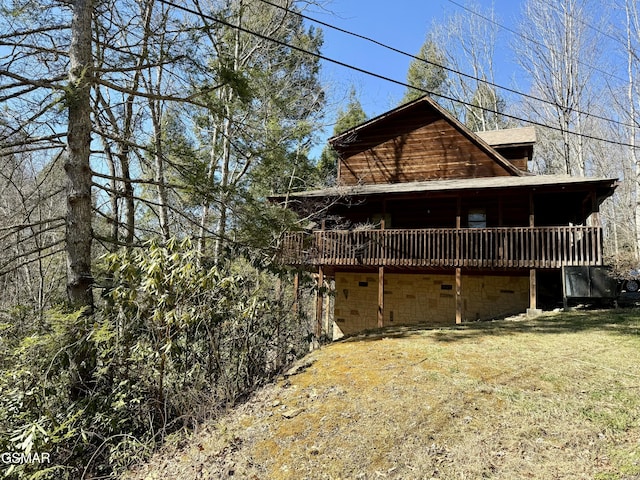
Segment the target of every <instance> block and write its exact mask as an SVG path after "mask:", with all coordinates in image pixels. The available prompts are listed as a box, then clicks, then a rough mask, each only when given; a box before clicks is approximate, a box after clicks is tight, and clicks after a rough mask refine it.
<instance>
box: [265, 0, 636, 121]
mask: <svg viewBox="0 0 640 480" xmlns="http://www.w3.org/2000/svg"><path fill="white" fill-rule="evenodd" d="M260 1H261V2H262V3H266V4H267V5H271V6H272V7H276V8H279V9H281V10H284V11H286V12H288V13H291V14H294V15H298V16H299V17H301V18H304V19H305V20H308V21H310V22H314V23H317V24H318V25H322V26H323V27H327V28H330V29H332V30H335V31H338V32H340V33H345V34H347V35H350V36H352V37H356V38H359V39H361V40H366V41H367V42H370V43H373V44H375V45H378V46H380V47H383V48H385V49H387V50H390V51H392V52H395V53H399V54H401V55H404V56H406V57H409V58H412V59H414V60H419V61H421V62H424V63H426V64H429V65H433V66H435V67H438V68H442V69H443V70H447V71H449V72H451V73H454V74H456V75H460V76H461V77H465V78H468V79H470V80H474V81H476V82H480V83H484V84H485V85H489V86H491V87H493V88H498V89H501V90H504V91H506V92H509V93H513V94H515V95H520V96H522V97H524V98H527V99H529V100H534V101H537V102H541V103H546V104H547V105H551V106H552V107H556V108H557V107H559V105H558V104H557V103H556V102H552V101H551V100H545V99H544V98H539V97H536V96H534V95H531V94H528V93H524V92H521V91H519V90H515V89H513V88H510V87H505V86H503V85H500V84H497V83H494V82H491V81H489V80H486V79H481V78H479V77H476V76H473V75H471V74H468V73H465V72H461V71H459V70H456V69H454V68H451V67H447V66H445V65H440V64H439V63H437V62H432V61H431V60H427V59H426V58H420V57H418V56H416V55H413V54H411V53H407V52H405V51H403V50H400V49H397V48H395V47H392V46H390V45H387V44H385V43H382V42H380V41H378V40H375V39H373V38H371V37H367V36H365V35H361V34H359V33H355V32H351V31H349V30H346V29H344V28H340V27H337V26H335V25H332V24H330V23H327V22H324V21H322V20H318V19H316V18H313V17H310V16H308V15H305V14H303V13H300V12H296V11H295V10H291V9H289V8H287V7H283V6H280V5H277V4H275V3H272V2H270V1H269V0H260ZM449 1H451V3H453V4H455V5H458V4H457V3H455V2H453V1H452V0H449ZM462 8H465V7H462ZM476 15H480V14H478V13H476ZM480 16H481V18H483V19H486V20H487V21H492V22H493V20H491V19H489V18H487V17H484V16H482V15H480ZM496 25H498V26H500V25H499V24H496ZM502 28H506V27H502ZM513 33H514V34H516V35H518V33H517V32H513ZM523 38H525V37H523ZM616 78H617V77H616ZM412 88H415V87H412ZM418 90H419V89H418ZM572 112H574V113H577V114H578V115H585V116H589V117H592V118H596V119H598V120H604V121H606V122H610V123H614V124H616V125H620V126H623V127H631V128H636V125H632V124H629V123H625V122H622V121H620V120H615V119H613V118H609V117H604V116H601V115H597V114H595V113H589V112H584V111H581V110H577V109H572Z"/></svg>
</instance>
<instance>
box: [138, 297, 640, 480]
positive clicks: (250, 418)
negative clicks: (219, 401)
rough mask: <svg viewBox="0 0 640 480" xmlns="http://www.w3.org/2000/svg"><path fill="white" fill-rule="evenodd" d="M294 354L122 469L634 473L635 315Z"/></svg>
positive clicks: (163, 473)
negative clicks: (181, 434) (250, 389)
mask: <svg viewBox="0 0 640 480" xmlns="http://www.w3.org/2000/svg"><path fill="white" fill-rule="evenodd" d="M301 362H302V363H301V364H300V366H301V368H299V369H298V370H297V372H296V373H295V374H292V375H289V376H283V377H282V378H280V379H279V380H278V381H277V382H276V383H274V384H272V385H269V386H267V387H265V388H263V389H261V390H259V391H257V392H256V393H255V394H254V395H253V396H252V397H251V398H250V399H249V400H248V401H246V402H245V403H243V404H241V405H238V406H236V407H235V408H233V409H231V410H230V411H228V412H227V413H225V414H223V415H220V416H218V417H217V418H216V419H215V420H211V421H210V422H207V423H205V424H203V425H202V426H201V427H200V428H199V429H198V431H197V432H194V433H192V434H191V435H190V436H189V437H188V438H187V439H186V440H183V441H181V442H178V441H175V442H173V443H172V444H168V445H167V446H166V448H165V449H164V450H163V451H162V452H160V453H158V454H157V455H155V456H154V457H153V458H152V459H151V461H150V462H149V463H148V464H145V465H142V466H140V467H139V468H138V469H137V471H134V472H131V474H130V475H129V477H127V478H132V479H176V480H186V479H189V480H192V479H196V478H197V479H218V478H241V479H252V478H255V479H269V480H270V479H296V480H298V479H358V478H361V479H384V478H388V479H433V478H435V479H480V478H491V479H505V480H506V479H509V480H513V479H527V478H530V479H545V480H549V479H600V480H614V479H619V480H622V479H640V368H639V365H640V311H638V310H635V309H620V310H611V311H582V312H571V313H556V314H546V315H543V316H541V317H538V318H536V319H522V318H517V319H510V320H502V321H495V322H483V323H476V324H471V325H466V326H463V327H458V328H455V327H452V328H439V329H409V328H406V329H401V328H398V329H394V330H386V331H384V332H378V333H372V334H368V335H361V336H358V337H352V338H350V339H346V340H343V341H340V342H337V343H334V344H331V345H328V346H325V347H323V348H322V349H320V350H318V351H315V352H313V353H312V354H310V355H308V356H307V357H306V358H304V359H303V360H302V361H301ZM179 444H180V445H181V446H180V445H179Z"/></svg>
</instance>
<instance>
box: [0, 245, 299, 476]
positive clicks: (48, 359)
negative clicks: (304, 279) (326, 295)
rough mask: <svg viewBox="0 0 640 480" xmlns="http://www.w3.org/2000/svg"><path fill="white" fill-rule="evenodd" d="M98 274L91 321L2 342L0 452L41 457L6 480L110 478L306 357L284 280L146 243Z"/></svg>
mask: <svg viewBox="0 0 640 480" xmlns="http://www.w3.org/2000/svg"><path fill="white" fill-rule="evenodd" d="M101 276H102V277H103V278H105V279H107V281H106V284H107V286H106V287H105V288H104V289H102V301H101V302H100V307H99V308H98V309H97V310H96V312H95V313H94V314H92V315H86V314H83V312H65V311H62V310H56V311H50V312H48V314H47V315H46V317H45V320H44V322H45V325H44V328H40V329H38V330H37V331H31V332H28V334H25V335H23V336H22V337H21V338H17V337H16V338H14V339H13V341H9V339H8V337H7V336H6V335H4V336H3V337H2V344H1V349H2V354H1V358H2V365H3V368H4V370H3V371H2V375H1V377H0V390H1V391H2V396H1V398H0V451H3V452H7V451H18V452H24V453H30V452H31V453H33V452H49V453H50V454H51V463H49V464H37V463H32V464H27V465H22V466H19V467H17V466H16V467H14V468H12V469H11V471H10V472H9V474H10V475H11V476H13V477H15V478H29V477H30V476H31V475H35V476H34V477H33V478H52V479H53V478H55V479H61V478H73V479H76V478H81V477H83V476H84V477H85V478H91V477H95V476H109V475H115V474H116V473H117V472H118V471H120V470H121V469H122V468H124V467H125V466H127V465H128V464H130V463H131V462H132V461H134V460H136V459H141V458H143V457H144V456H145V455H146V454H148V453H149V452H151V451H152V450H153V449H154V448H155V446H157V445H158V444H159V443H160V442H161V441H162V440H163V438H164V436H165V435H166V434H167V433H170V432H173V431H176V430H177V429H179V428H182V427H183V426H185V425H190V424H191V423H192V422H194V421H198V420H199V419H201V418H202V415H204V414H206V413H207V412H210V411H211V410H212V409H214V408H215V407H216V406H219V405H222V404H226V403H232V402H234V401H236V400H237V399H238V398H239V397H241V396H242V395H244V394H246V393H247V392H249V391H251V390H252V389H254V388H255V387H256V386H258V385H260V384H262V383H264V382H266V381H268V379H269V378H271V377H272V376H273V375H274V374H276V373H277V372H279V371H280V370H281V369H282V367H283V366H284V365H286V364H287V363H289V362H290V361H291V360H292V359H294V358H295V357H297V356H299V355H301V354H303V353H304V352H305V351H306V349H307V348H308V324H307V322H305V321H303V320H302V319H300V318H297V317H296V316H295V315H294V314H293V312H292V308H291V307H292V301H293V300H292V297H293V296H292V293H293V292H291V291H290V290H291V289H290V288H283V285H284V284H287V283H288V282H286V276H283V275H281V276H277V275H275V274H273V273H269V272H267V271H264V270H259V269H256V268H254V267H252V266H251V265H250V264H249V263H248V262H246V261H243V260H235V261H233V262H231V263H229V264H227V265H225V266H211V267H208V268H205V267H203V266H202V265H201V264H200V261H199V258H198V256H197V254H196V252H195V249H194V248H192V246H191V244H190V243H189V242H188V241H184V242H182V243H177V242H175V241H170V242H169V243H168V244H167V245H165V246H160V245H158V244H155V243H150V244H148V245H146V248H144V249H138V250H133V251H121V252H118V253H113V254H109V255H106V256H105V257H104V258H103V261H102V266H101ZM0 334H2V333H0Z"/></svg>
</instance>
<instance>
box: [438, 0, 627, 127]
mask: <svg viewBox="0 0 640 480" xmlns="http://www.w3.org/2000/svg"><path fill="white" fill-rule="evenodd" d="M447 1H448V2H449V3H452V4H454V5H456V6H458V7H460V8H462V9H463V10H466V11H467V12H469V13H471V14H472V15H475V16H477V17H480V18H482V19H483V20H485V21H487V22H490V23H493V24H494V25H495V26H497V27H499V28H501V29H503V30H506V31H507V32H509V33H512V34H514V35H516V36H518V37H520V38H523V39H525V40H526V41H527V42H531V43H533V44H535V45H537V46H539V47H542V48H547V47H546V46H545V45H544V44H542V43H540V42H539V41H537V40H536V39H534V38H531V37H528V36H525V35H523V34H522V33H520V32H517V31H515V30H514V29H512V28H509V27H505V26H504V25H502V24H501V23H499V22H496V21H495V20H493V19H492V18H489V17H487V16H486V15H482V14H481V13H479V12H476V11H475V10H474V9H472V8H469V7H466V6H465V5H462V4H460V3H458V2H456V1H455V0H447ZM550 50H552V51H553V52H554V53H556V54H557V53H558V52H556V51H555V50H553V49H550ZM577 61H578V63H580V64H582V65H585V66H586V67H589V68H591V69H593V70H595V71H596V72H598V73H601V74H603V75H605V76H607V77H612V78H615V79H617V80H620V81H621V82H626V80H625V79H623V78H621V77H619V76H617V75H614V74H613V73H611V72H607V71H606V70H602V69H601V68H598V67H594V66H593V65H591V64H589V63H585V62H582V61H580V59H578V60H577ZM611 121H615V120H611ZM627 126H630V125H627Z"/></svg>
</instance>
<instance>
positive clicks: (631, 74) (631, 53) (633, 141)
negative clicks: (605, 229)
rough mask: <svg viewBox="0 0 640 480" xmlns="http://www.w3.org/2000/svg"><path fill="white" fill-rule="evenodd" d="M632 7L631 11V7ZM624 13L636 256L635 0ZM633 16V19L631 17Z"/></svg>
mask: <svg viewBox="0 0 640 480" xmlns="http://www.w3.org/2000/svg"><path fill="white" fill-rule="evenodd" d="M632 8H633V9H634V10H633V12H632V11H631V9H632ZM625 13H626V20H627V75H628V78H627V103H628V105H629V121H628V123H629V145H631V148H630V149H629V150H630V155H631V161H632V163H633V167H634V169H635V184H634V187H635V188H634V190H635V193H636V203H635V237H636V238H635V240H636V241H635V243H634V253H635V256H636V257H638V252H639V251H640V162H638V157H637V155H636V129H635V126H634V125H635V122H636V104H635V102H636V99H635V98H634V95H633V91H634V87H635V75H634V68H633V66H634V65H633V64H634V58H635V56H634V51H633V42H632V36H633V33H632V23H633V24H635V22H633V20H634V19H635V18H636V13H637V11H636V10H635V2H634V3H633V6H631V5H630V2H629V0H627V1H626V2H625ZM632 16H633V19H632Z"/></svg>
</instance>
